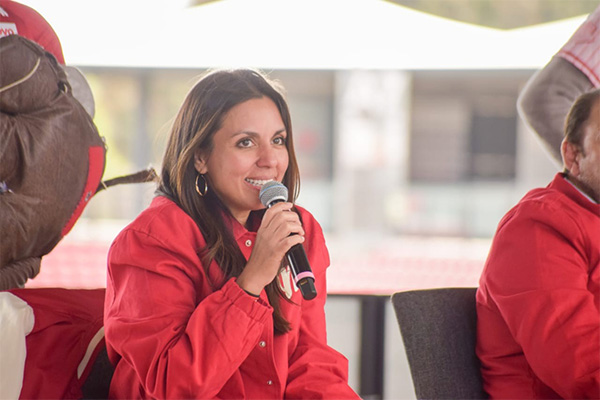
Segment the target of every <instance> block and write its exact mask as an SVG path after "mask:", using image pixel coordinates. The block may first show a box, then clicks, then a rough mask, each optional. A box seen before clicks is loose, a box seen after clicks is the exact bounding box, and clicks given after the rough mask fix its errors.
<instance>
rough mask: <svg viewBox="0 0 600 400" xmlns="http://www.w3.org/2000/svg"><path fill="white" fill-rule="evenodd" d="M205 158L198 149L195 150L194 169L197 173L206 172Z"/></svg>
mask: <svg viewBox="0 0 600 400" xmlns="http://www.w3.org/2000/svg"><path fill="white" fill-rule="evenodd" d="M206 159H207V156H206V155H205V154H204V153H202V151H200V149H198V150H196V152H195V153H194V168H195V169H196V171H198V173H200V174H205V173H207V172H208V167H207V165H206Z"/></svg>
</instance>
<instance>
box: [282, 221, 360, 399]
mask: <svg viewBox="0 0 600 400" xmlns="http://www.w3.org/2000/svg"><path fill="white" fill-rule="evenodd" d="M309 217H310V218H309ZM302 221H303V225H304V229H305V231H307V232H310V235H308V234H307V235H306V237H307V242H305V244H304V246H305V248H306V251H307V253H308V254H309V260H310V262H311V268H312V269H313V273H314V274H315V285H316V288H317V297H315V298H314V299H313V300H309V301H306V300H303V301H302V318H301V322H300V330H299V333H298V344H297V346H296V348H295V350H294V352H293V353H292V354H291V356H290V360H289V372H288V382H287V386H286V390H285V397H286V398H296V399H299V398H302V399H326V398H335V399H357V398H359V397H358V395H357V394H356V393H355V392H354V391H353V390H352V389H351V388H350V386H348V361H347V360H346V358H345V357H344V356H343V355H342V354H340V353H338V352H337V351H335V350H334V349H333V348H331V347H329V346H328V345H327V332H326V328H325V311H324V307H325V300H326V298H327V285H326V268H327V267H328V266H329V253H328V251H327V248H326V246H325V239H324V237H323V232H322V230H321V227H320V226H319V224H318V223H317V222H316V220H314V219H313V218H312V216H310V215H302Z"/></svg>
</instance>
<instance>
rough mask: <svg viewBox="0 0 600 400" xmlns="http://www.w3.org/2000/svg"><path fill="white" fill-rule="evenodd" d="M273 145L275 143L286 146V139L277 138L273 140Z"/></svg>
mask: <svg viewBox="0 0 600 400" xmlns="http://www.w3.org/2000/svg"><path fill="white" fill-rule="evenodd" d="M273 143H275V144H277V145H281V146H285V137H283V136H277V137H276V138H274V139H273Z"/></svg>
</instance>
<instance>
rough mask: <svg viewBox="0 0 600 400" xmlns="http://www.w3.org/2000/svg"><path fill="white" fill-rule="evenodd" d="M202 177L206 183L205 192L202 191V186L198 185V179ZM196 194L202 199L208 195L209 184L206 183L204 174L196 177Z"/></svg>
mask: <svg viewBox="0 0 600 400" xmlns="http://www.w3.org/2000/svg"><path fill="white" fill-rule="evenodd" d="M200 177H202V180H203V181H204V190H203V191H202V190H200V186H199V185H198V178H200ZM196 192H198V194H199V195H200V197H204V195H205V194H206V193H208V182H206V178H205V177H204V175H202V174H198V175H196Z"/></svg>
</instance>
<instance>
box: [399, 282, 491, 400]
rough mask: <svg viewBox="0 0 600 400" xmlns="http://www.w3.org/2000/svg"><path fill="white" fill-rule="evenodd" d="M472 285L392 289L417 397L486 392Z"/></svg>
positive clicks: (458, 396) (482, 395)
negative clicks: (478, 353)
mask: <svg viewBox="0 0 600 400" xmlns="http://www.w3.org/2000/svg"><path fill="white" fill-rule="evenodd" d="M476 290H477V289H476V288H441V289H426V290H412V291H406V292H398V293H395V294H394V295H392V304H393V306H394V311H395V312H396V317H397V319H398V324H399V326H400V333H401V335H402V340H403V342H404V347H405V349H406V357H407V359H408V364H409V367H410V372H411V375H412V379H413V385H414V387H415V393H416V395H417V398H419V399H485V398H487V395H486V394H485V392H484V391H483V387H482V382H481V372H480V370H479V368H480V363H479V359H478V358H477V355H476V354H475V341H476V324H477V312H476V309H475V292H476Z"/></svg>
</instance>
